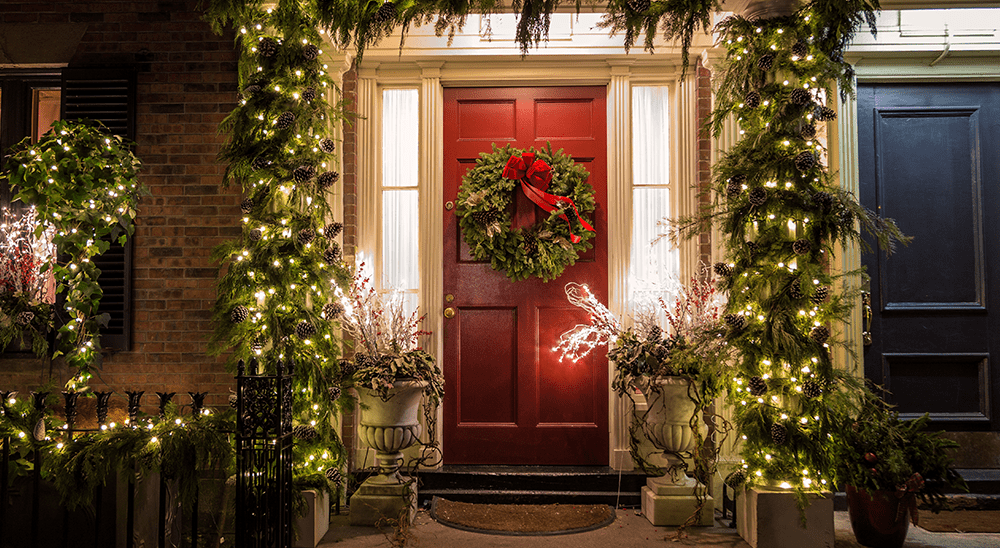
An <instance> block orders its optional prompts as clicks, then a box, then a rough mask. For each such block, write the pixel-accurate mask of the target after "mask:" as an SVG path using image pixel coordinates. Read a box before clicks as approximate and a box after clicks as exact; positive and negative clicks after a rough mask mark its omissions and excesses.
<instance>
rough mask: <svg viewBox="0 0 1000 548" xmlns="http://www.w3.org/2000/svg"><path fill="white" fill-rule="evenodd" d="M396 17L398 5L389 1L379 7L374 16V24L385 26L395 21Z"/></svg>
mask: <svg viewBox="0 0 1000 548" xmlns="http://www.w3.org/2000/svg"><path fill="white" fill-rule="evenodd" d="M396 17H397V15H396V5H395V4H393V3H392V2H389V1H387V2H385V3H384V4H382V5H381V6H379V7H378V10H377V11H376V12H375V15H372V23H375V24H376V25H383V24H385V23H388V22H390V21H395V20H396Z"/></svg>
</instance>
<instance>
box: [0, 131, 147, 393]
mask: <svg viewBox="0 0 1000 548" xmlns="http://www.w3.org/2000/svg"><path fill="white" fill-rule="evenodd" d="M139 168H140V162H139V159H138V158H136V157H135V155H134V154H133V153H132V151H131V145H130V144H129V143H127V142H125V141H124V140H123V139H122V138H121V137H118V136H115V135H111V134H110V133H109V132H107V131H106V130H105V129H104V128H103V127H101V126H100V125H95V124H93V123H92V122H89V121H86V120H84V121H81V122H66V121H56V122H54V123H53V124H52V129H51V130H49V131H48V132H47V133H45V135H43V136H42V137H41V138H40V139H39V140H38V142H37V143H32V142H31V141H30V139H25V140H23V141H21V142H20V143H18V144H17V145H16V146H15V147H14V149H13V151H12V154H11V156H10V158H9V159H8V162H7V170H6V171H5V173H4V176H5V177H6V178H7V180H8V181H9V182H10V184H11V185H13V186H14V187H16V188H17V194H16V196H15V199H17V200H20V201H22V202H24V203H25V204H30V206H31V207H32V208H34V211H35V212H36V214H37V222H36V226H34V227H33V230H34V235H33V237H34V238H35V239H36V240H37V239H39V238H42V237H43V235H46V234H50V235H51V238H52V244H53V245H55V247H56V250H57V252H58V254H59V255H60V256H63V257H66V260H65V261H57V260H54V259H55V256H54V255H48V256H47V259H46V260H45V262H43V263H41V264H35V265H33V267H32V268H33V269H35V270H33V272H34V274H33V276H36V277H37V278H40V277H42V276H43V275H44V274H43V273H45V272H47V271H48V270H49V268H51V270H52V273H53V275H54V277H55V282H56V291H57V292H59V293H65V294H66V304H65V307H64V311H65V317H64V318H60V319H61V320H62V321H61V325H60V326H59V329H58V333H57V335H56V349H55V351H54V352H53V357H58V356H60V355H65V356H66V362H67V364H69V365H70V366H71V367H73V368H75V369H76V374H75V375H74V376H73V378H72V379H70V380H69V381H68V382H67V388H68V389H70V390H74V389H76V388H82V387H85V386H86V384H87V381H88V380H89V379H90V376H91V374H92V373H91V371H92V369H93V368H95V367H99V366H100V364H101V343H100V328H101V326H106V325H107V322H108V315H107V314H98V313H97V310H98V307H99V306H100V301H101V297H102V295H103V291H102V290H101V287H100V286H99V285H98V277H99V276H100V274H101V271H100V269H99V268H97V266H96V265H95V264H94V263H93V261H92V260H91V259H93V258H94V257H96V256H98V255H100V254H102V253H104V252H105V251H107V250H108V248H109V247H111V243H112V241H116V242H118V243H119V244H124V243H125V242H126V240H127V239H128V237H129V236H131V235H132V233H133V231H134V229H135V224H134V221H135V217H136V215H137V210H136V208H137V206H138V203H139V200H140V199H141V198H142V197H143V196H148V195H149V191H148V190H147V189H146V187H145V186H144V185H143V184H142V183H140V182H139V179H138V176H139ZM37 278H36V279H37ZM7 302H9V301H7ZM16 302H17V303H18V304H17V305H16V306H24V303H25V301H24V299H23V298H21V299H17V300H16ZM26 311H27V310H26ZM30 312H32V314H34V315H35V317H36V318H42V319H44V318H47V314H45V312H44V311H43V310H41V309H38V310H31V311H30ZM59 312H60V314H61V313H62V312H63V310H60V311H59ZM5 313H6V311H5ZM6 314H7V316H8V317H9V315H10V314H9V313H6ZM19 314H20V313H19ZM37 346H38V345H37V343H36V347H37ZM38 348H39V349H43V348H41V347H38Z"/></svg>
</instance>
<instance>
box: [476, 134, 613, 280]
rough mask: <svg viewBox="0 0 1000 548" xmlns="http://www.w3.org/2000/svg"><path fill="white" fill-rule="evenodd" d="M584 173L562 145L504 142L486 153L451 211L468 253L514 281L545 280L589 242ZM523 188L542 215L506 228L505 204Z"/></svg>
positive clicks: (590, 194) (590, 203) (589, 204)
mask: <svg viewBox="0 0 1000 548" xmlns="http://www.w3.org/2000/svg"><path fill="white" fill-rule="evenodd" d="M589 176H590V174H589V173H588V172H587V170H586V169H585V168H584V167H583V166H581V165H577V164H576V163H574V162H573V158H572V157H570V156H569V155H568V154H563V151H562V149H559V150H558V151H556V152H552V146H551V145H550V144H547V145H546V147H545V148H543V149H538V150H535V149H534V148H530V149H528V151H522V150H520V149H516V148H514V147H512V146H510V145H506V146H504V147H503V148H498V147H497V146H496V144H494V145H493V152H484V153H482V154H480V155H479V159H478V160H476V166H475V167H474V168H472V169H470V170H469V171H468V172H467V173H466V174H465V175H464V176H463V177H462V186H461V188H459V191H458V200H457V204H458V206H457V207H456V214H457V215H458V217H459V226H460V227H461V229H462V237H463V239H464V240H465V243H467V244H468V245H469V248H470V250H471V252H472V256H473V257H475V258H476V259H478V260H486V259H489V261H490V266H491V267H492V268H493V269H494V270H497V271H501V272H504V273H505V274H506V275H507V277H508V278H510V279H511V280H513V281H518V280H524V279H527V278H528V277H530V276H535V277H538V278H541V279H542V280H543V281H546V282H547V281H549V280H552V279H555V278H558V277H559V275H560V274H562V272H563V270H565V268H566V267H567V266H569V265H572V264H573V263H575V262H576V259H577V257H578V256H579V254H580V253H581V252H583V251H586V250H588V249H590V248H591V247H593V245H592V243H591V242H590V241H589V240H590V239H591V238H593V237H594V235H595V232H594V227H593V226H591V223H590V221H589V220H588V219H590V218H591V216H592V214H593V212H594V209H596V207H597V202H596V200H595V199H594V189H593V187H591V186H590V184H588V183H587V178H588V177H589ZM517 192H524V193H525V195H527V196H528V198H530V199H531V201H532V202H534V203H535V204H536V205H537V206H538V207H540V208H542V209H543V210H545V211H547V212H549V215H548V217H546V218H545V219H544V220H542V221H539V222H537V223H535V224H534V225H532V226H530V227H524V228H512V227H511V212H510V210H511V208H510V207H509V206H510V205H511V203H512V202H513V200H514V196H515V195H516V193H517Z"/></svg>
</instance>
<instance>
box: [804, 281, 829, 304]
mask: <svg viewBox="0 0 1000 548" xmlns="http://www.w3.org/2000/svg"><path fill="white" fill-rule="evenodd" d="M829 296H830V288H829V287H827V286H825V285H823V286H820V287H817V288H816V291H814V292H813V294H812V297H809V300H810V301H812V302H813V304H823V303H824V302H825V301H826V298H827V297H829Z"/></svg>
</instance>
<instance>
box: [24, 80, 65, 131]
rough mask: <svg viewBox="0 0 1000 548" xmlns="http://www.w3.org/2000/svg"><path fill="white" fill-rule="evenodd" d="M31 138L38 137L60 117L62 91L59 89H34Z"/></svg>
mask: <svg viewBox="0 0 1000 548" xmlns="http://www.w3.org/2000/svg"><path fill="white" fill-rule="evenodd" d="M32 95H33V97H32V109H31V112H32V117H31V140H32V141H33V142H37V141H38V139H40V138H41V137H42V135H44V134H45V132H46V131H48V130H49V128H50V127H52V122H55V121H56V120H58V119H59V100H60V98H61V96H62V91H60V90H58V89H34V90H32Z"/></svg>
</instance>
